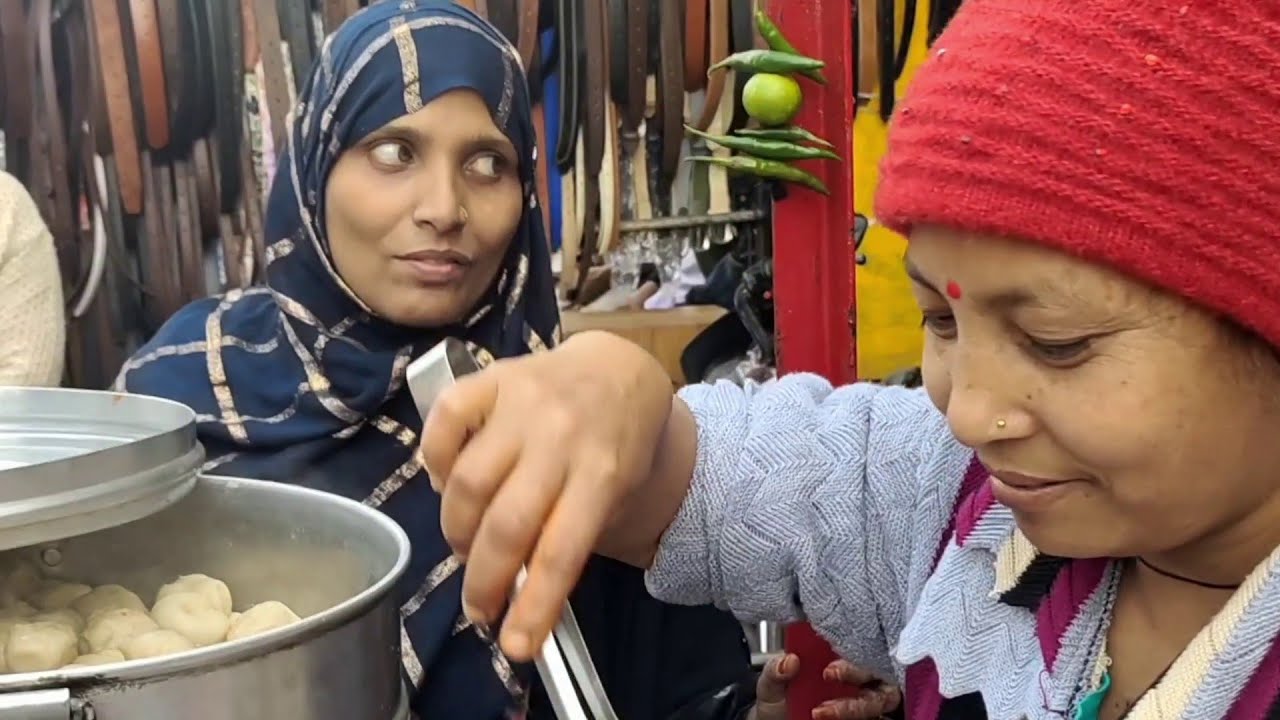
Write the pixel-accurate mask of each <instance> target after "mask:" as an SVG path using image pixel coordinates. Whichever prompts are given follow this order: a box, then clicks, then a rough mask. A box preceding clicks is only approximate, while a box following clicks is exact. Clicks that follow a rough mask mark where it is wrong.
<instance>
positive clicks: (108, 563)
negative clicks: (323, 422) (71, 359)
mask: <svg viewBox="0 0 1280 720" xmlns="http://www.w3.org/2000/svg"><path fill="white" fill-rule="evenodd" d="M12 552H17V553H24V554H25V555H26V556H27V557H29V558H30V559H32V560H33V561H35V562H37V563H38V564H40V566H41V567H43V568H44V569H45V571H46V572H47V573H48V574H50V575H52V576H55V577H60V578H65V579H67V580H76V581H80V582H85V583H90V584H95V583H98V584H100V583H119V584H121V585H124V586H125V587H128V588H130V589H132V590H134V591H135V592H137V593H138V594H139V595H141V596H142V597H143V598H144V599H149V598H150V597H152V596H153V595H154V593H155V591H156V590H157V589H158V588H159V586H160V585H161V584H163V583H165V582H168V581H169V580H171V579H173V578H174V577H175V576H177V575H179V574H185V573H193V572H201V573H206V574H208V575H212V576H214V577H217V578H221V579H222V580H224V581H226V583H227V584H228V586H230V588H231V591H232V595H233V596H234V598H235V602H236V607H237V609H243V608H244V607H245V606H247V605H250V604H253V603H256V602H261V601H264V600H280V601H282V602H284V603H285V604H287V605H289V606H290V607H292V608H293V609H294V610H295V611H296V612H297V613H298V614H299V615H301V616H302V617H303V620H302V622H300V623H297V624H294V625H292V626H290V627H288V628H283V629H281V630H278V631H275V632H272V633H269V634H266V635H261V636H258V637H252V638H246V639H244V640H239V641H236V642H232V643H225V644H221V645H214V646H210V647H206V648H201V649H199V650H194V651H191V652H188V653H183V654H181V655H175V656H171V657H166V658H155V659H149V660H140V661H134V662H125V663H119V664H113V665H103V666H97V667H92V668H82V669H75V670H71V671H65V672H64V671H55V672H48V673H26V674H12V675H0V720H318V719H321V718H323V719H328V718H333V719H334V720H403V719H404V718H408V716H409V711H408V705H407V696H406V695H405V693H404V689H403V685H402V681H401V673H400V616H399V611H398V607H397V604H396V602H395V599H394V598H393V597H392V596H391V590H392V588H393V586H394V584H395V582H396V580H398V579H399V578H400V576H401V575H402V574H403V573H404V571H405V568H406V566H407V564H408V561H409V541H408V538H407V537H406V536H405V534H404V532H403V531H402V530H401V529H400V528H399V527H398V526H397V525H396V524H395V523H394V522H392V521H391V520H390V519H389V518H387V517H386V516H385V515H383V514H381V513H379V512H377V511H376V510H373V509H370V508H367V507H365V506H363V505H361V504H359V503H356V502H352V501H349V500H346V499H344V498H340V497H336V496H333V495H329V494H326V493H322V492H317V491H313V490H307V489H304V488H298V487H294V486H289V485H281V484H277V483H268V482H260V481H253V480H242V479H236V478H227V477H202V478H201V479H200V480H199V482H197V483H196V486H195V488H194V489H193V490H192V491H191V492H190V494H188V495H187V496H186V497H184V498H183V499H182V500H180V501H178V502H177V503H176V504H174V505H172V506H170V507H168V508H166V509H165V510H162V511H161V512H159V513H157V514H154V515H151V516H149V517H146V518H143V519H141V520H137V521H134V522H131V523H128V524H125V525H121V526H118V527H114V528H110V529H107V530H101V531H98V532H94V533H91V534H88V535H83V536H79V537H74V538H68V539H65V540H60V541H57V542H52V543H46V544H43V545H39V546H35V547H31V548H24V549H22V550H17V551H12ZM6 555H8V553H6Z"/></svg>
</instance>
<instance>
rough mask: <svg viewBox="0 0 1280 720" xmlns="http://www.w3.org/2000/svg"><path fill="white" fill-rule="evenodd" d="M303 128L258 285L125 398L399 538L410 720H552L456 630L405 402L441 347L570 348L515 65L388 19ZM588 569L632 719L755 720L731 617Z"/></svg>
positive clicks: (479, 28)
mask: <svg viewBox="0 0 1280 720" xmlns="http://www.w3.org/2000/svg"><path fill="white" fill-rule="evenodd" d="M290 126H291V132H290V134H289V137H288V138H287V143H286V148H285V152H284V153H283V155H282V157H281V160H280V164H279V167H278V169H277V172H276V176H275V181H274V183H273V185H272V188H271V194H270V198H269V200H268V204H267V213H266V214H267V218H266V223H265V234H266V237H265V241H266V250H267V252H266V255H267V262H268V266H267V270H266V278H267V282H266V286H265V287H255V288H251V289H248V290H244V291H231V292H229V293H227V294H226V295H224V296H222V297H216V298H209V299H205V300H200V301H197V302H194V303H192V304H190V305H188V306H187V307H185V308H183V309H182V310H181V311H179V312H178V313H177V314H176V315H175V316H174V317H173V318H171V319H170V320H169V322H168V323H166V324H165V326H164V327H163V328H162V329H161V330H160V332H159V333H158V334H157V336H156V337H155V338H154V339H153V340H152V341H151V342H150V343H149V344H148V345H147V346H146V347H144V348H142V349H141V350H140V351H139V353H138V354H137V355H136V356H135V357H134V358H133V359H132V360H130V361H129V362H128V363H127V364H126V365H125V367H124V369H123V370H122V372H121V375H120V378H119V380H118V381H117V385H118V386H119V387H120V388H122V389H124V390H127V391H129V392H134V393H143V394H148V395H159V396H163V397H167V398H171V399H174V400H178V401H180V402H183V403H185V404H187V405H189V406H191V407H192V408H194V409H195V410H196V412H197V413H198V417H199V434H200V439H201V441H202V442H203V443H204V445H205V447H206V449H207V451H208V453H209V457H210V462H209V465H208V467H207V470H209V471H216V472H217V473H219V474H228V475H238V476H244V477H253V478H262V479H268V480H274V481H279V482H288V483H297V484H302V485H307V486H310V487H314V488H319V489H323V490H326V491H329V492H333V493H337V494H339V495H344V496H346V497H349V498H354V499H356V500H359V501H362V502H364V503H366V504H368V505H372V506H375V507H379V508H381V509H382V511H383V512H385V513H386V514H387V515H389V516H391V517H392V518H394V519H395V520H396V521H397V522H398V523H399V524H400V525H401V526H402V527H403V528H404V529H405V531H406V532H407V533H408V534H409V537H410V539H411V542H412V545H413V558H412V562H411V565H410V568H409V571H408V573H407V575H406V577H405V578H404V580H403V581H402V582H401V583H400V585H399V587H398V588H397V592H398V593H399V597H398V600H399V603H400V606H401V616H402V618H403V622H404V628H405V632H404V633H402V638H403V642H402V645H403V652H402V655H403V660H404V669H405V675H406V681H407V682H408V683H409V686H410V688H411V690H410V692H411V695H412V707H413V709H414V711H415V713H416V714H417V715H418V717H420V718H432V719H445V718H448V719H455V720H456V719H461V720H465V719H468V718H475V719H476V720H495V719H497V718H503V717H507V716H509V715H510V714H512V713H513V712H514V713H515V714H520V713H521V712H523V711H524V709H525V708H528V712H529V716H530V717H534V718H539V717H543V718H550V717H553V715H552V714H551V713H550V711H549V709H547V708H545V706H544V705H543V703H544V702H545V697H544V696H543V693H542V692H541V690H540V688H538V686H537V681H536V677H535V674H534V673H532V672H531V671H530V669H529V668H526V667H520V666H514V667H513V666H512V665H511V664H510V663H508V662H507V661H506V659H505V658H504V657H502V655H501V654H500V653H499V652H498V651H497V650H496V649H495V648H494V647H493V646H492V645H491V644H490V643H489V642H487V641H485V640H484V639H482V637H481V636H480V635H479V634H477V633H476V632H475V631H474V629H473V628H470V627H469V626H468V624H467V621H466V618H465V617H464V616H463V613H462V608H461V606H460V602H461V601H460V586H461V582H462V574H461V573H460V572H458V561H457V559H456V558H454V557H453V556H452V555H451V554H450V550H449V547H448V545H447V544H446V543H445V541H444V539H443V537H442V536H441V532H440V523H439V498H438V497H437V496H436V494H435V493H434V492H433V491H432V489H431V486H430V484H429V483H428V482H427V478H426V476H425V474H424V472H423V469H422V467H421V465H420V463H419V461H418V460H417V458H416V457H415V452H414V451H415V449H416V448H417V445H418V438H417V433H418V431H419V429H420V425H421V421H420V419H419V418H418V416H417V413H416V411H415V408H414V404H413V402H412V400H411V398H410V397H409V394H408V392H407V391H406V390H405V387H404V371H405V366H406V365H407V364H408V362H409V360H410V359H411V358H413V357H416V356H417V355H418V354H420V353H422V352H424V351H425V350H427V349H428V348H430V347H431V346H433V345H434V344H435V343H437V342H439V341H440V340H441V339H443V338H445V337H448V336H453V337H458V338H462V339H464V340H466V341H467V342H468V344H469V345H470V346H471V347H472V348H473V350H475V351H476V352H477V354H479V355H480V356H481V357H482V358H485V359H492V358H501V357H509V356H513V355H519V354H522V353H528V352H536V351H539V350H541V349H543V348H545V347H547V346H549V345H552V344H553V343H555V341H556V340H557V338H558V336H559V334H560V332H559V314H558V311H557V306H556V299H555V295H554V283H553V279H552V276H551V268H550V260H549V257H548V248H547V242H546V238H545V236H544V229H543V226H542V216H541V212H540V210H539V209H538V207H537V200H536V193H535V188H534V167H535V159H536V153H537V148H536V147H535V142H534V137H535V136H534V130H533V126H532V122H531V119H530V109H529V100H528V95H527V91H526V85H525V80H524V77H523V73H522V70H521V67H520V61H519V58H518V56H517V55H516V53H515V51H514V50H513V48H512V47H511V45H510V44H509V43H508V42H507V41H506V40H505V39H504V38H503V37H502V36H501V35H500V34H499V33H498V32H497V31H495V30H494V29H493V28H492V27H490V26H489V25H488V24H487V23H485V22H484V21H482V20H480V19H479V18H478V17H476V16H475V15H473V14H472V13H471V12H469V11H467V10H465V9H463V8H461V7H459V6H456V5H453V4H451V3H449V2H443V1H440V0H418V1H417V2H413V1H412V0H406V1H404V2H400V1H399V0H385V1H384V2H381V3H377V4H374V5H372V6H371V7H369V8H366V9H365V10H363V11H361V12H360V13H358V14H357V15H355V16H353V17H352V18H351V19H350V20H348V21H347V22H346V23H345V24H344V25H343V26H342V27H340V28H339V29H338V30H337V32H336V33H334V35H333V36H331V37H330V38H329V39H328V40H327V41H326V42H325V44H324V47H323V49H322V51H321V53H320V54H319V57H318V59H317V61H316V66H315V67H314V68H313V69H312V73H311V76H310V79H309V80H308V82H307V83H306V85H305V86H304V87H303V88H302V89H301V92H300V95H299V98H298V103H297V106H296V108H295V109H294V113H293V116H292V118H291V122H290ZM535 421H536V420H535ZM571 441H572V440H571V439H566V442H571ZM592 568H593V569H592V571H591V572H590V573H588V575H587V576H586V578H584V581H583V583H582V585H581V586H580V587H579V589H578V592H577V593H576V594H575V596H574V599H573V604H574V607H575V610H576V611H577V613H578V616H579V621H580V624H581V625H582V626H583V632H584V634H585V635H586V637H587V641H588V644H589V645H591V646H592V648H591V649H592V653H593V656H594V658H595V661H596V664H597V666H598V668H599V670H600V672H601V675H602V678H603V680H604V682H605V685H606V686H607V687H608V689H609V693H610V696H611V698H612V700H613V703H614V705H615V706H616V707H617V709H618V711H619V714H620V715H621V716H622V717H623V718H624V719H635V720H648V719H651V718H652V719H658V718H690V719H691V718H725V719H728V718H736V717H740V716H742V715H744V714H745V713H746V712H747V711H748V710H749V709H750V706H751V705H752V703H753V702H754V684H755V679H754V676H753V675H752V674H751V673H750V667H749V659H748V655H747V651H746V646H745V643H744V640H743V637H742V631H741V627H740V626H739V625H738V624H737V622H736V621H735V620H734V619H733V618H732V617H730V616H729V615H727V614H724V613H721V612H719V611H716V610H714V609H712V608H677V607H671V606H665V605H661V604H659V603H658V602H656V601H655V600H653V599H651V598H650V597H649V596H648V595H647V593H646V592H645V590H644V586H643V580H642V577H641V575H640V573H639V571H636V570H633V569H631V568H625V567H623V566H621V565H616V564H613V563H611V562H608V561H605V560H603V559H598V560H596V561H595V562H594V563H593V566H592ZM531 689H532V691H530V690H531ZM762 709H763V705H762Z"/></svg>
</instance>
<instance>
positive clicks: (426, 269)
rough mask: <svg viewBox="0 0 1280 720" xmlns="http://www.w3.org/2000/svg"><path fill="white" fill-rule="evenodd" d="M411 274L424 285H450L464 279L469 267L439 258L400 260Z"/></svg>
mask: <svg viewBox="0 0 1280 720" xmlns="http://www.w3.org/2000/svg"><path fill="white" fill-rule="evenodd" d="M400 260H401V261H402V262H403V263H404V264H405V265H406V266H407V267H408V268H409V272H410V273H412V274H413V276H414V278H415V279H416V280H417V281H418V282H419V283H421V284H423V285H450V284H453V283H456V282H457V281H459V280H461V279H462V276H463V275H464V274H466V272H467V267H466V265H463V264H462V263H459V262H455V261H453V260H444V259H439V258H400Z"/></svg>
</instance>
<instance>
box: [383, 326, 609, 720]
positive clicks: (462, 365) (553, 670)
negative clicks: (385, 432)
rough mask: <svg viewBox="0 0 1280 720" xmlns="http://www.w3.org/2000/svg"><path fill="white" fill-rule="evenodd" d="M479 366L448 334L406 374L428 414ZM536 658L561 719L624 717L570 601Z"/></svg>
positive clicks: (522, 571)
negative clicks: (611, 698) (603, 679)
mask: <svg viewBox="0 0 1280 720" xmlns="http://www.w3.org/2000/svg"><path fill="white" fill-rule="evenodd" d="M479 369H480V363H479V361H478V360H477V359H476V356H475V355H474V354H473V353H472V352H471V350H470V349H468V348H467V345H466V343H464V342H462V341H461V340H458V339H456V338H447V339H446V340H444V341H443V342H441V343H440V344H438V345H436V346H435V347H433V348H431V349H430V350H428V351H427V353H426V354H425V355H423V356H422V357H420V358H418V359H417V360H414V361H413V362H411V363H409V368H408V370H407V372H406V377H405V380H406V382H407V383H408V385H409V393H410V394H411V395H412V396H413V401H414V404H416V405H417V407H418V414H420V415H421V416H422V417H423V419H426V417H427V414H428V412H430V410H431V406H432V404H434V403H435V400H436V398H437V397H438V396H439V395H440V393H441V392H442V391H443V390H444V389H445V388H446V387H448V386H449V385H452V384H453V382H454V381H455V380H456V379H458V378H460V377H462V376H463V375H468V374H470V373H473V372H476V371H477V370H479ZM525 577H526V568H524V567H523V566H522V567H521V568H520V574H519V575H518V576H517V578H516V585H515V588H514V589H513V591H512V594H514V593H515V591H517V590H519V589H520V587H521V586H522V585H523V584H524V581H525ZM535 664H536V666H537V668H538V674H539V675H540V676H542V682H543V685H544V686H545V687H546V689H547V695H548V697H550V698H551V704H552V706H553V707H554V708H555V712H556V717H557V718H559V720H618V716H617V714H615V713H614V711H613V706H612V705H611V704H610V703H609V697H608V695H606V694H605V691H604V685H603V684H602V683H601V682H600V675H599V674H598V673H597V672H596V666H595V664H594V663H592V662H591V652H590V651H589V650H588V649H587V644H586V642H585V641H584V640H583V639H582V630H581V629H579V627H578V620H577V618H576V617H575V616H574V614H573V608H572V607H570V606H569V604H568V603H565V606H564V609H563V610H561V612H560V622H558V623H556V627H555V630H554V631H552V633H551V635H550V636H549V637H548V638H547V639H546V641H545V642H543V644H542V652H541V653H539V654H538V657H537V659H536V660H535ZM584 701H585V703H586V706H585V707H584V706H583V703H584Z"/></svg>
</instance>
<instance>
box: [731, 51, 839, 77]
mask: <svg viewBox="0 0 1280 720" xmlns="http://www.w3.org/2000/svg"><path fill="white" fill-rule="evenodd" d="M826 66H827V64H826V63H824V62H822V61H821V60H815V59H814V58H811V57H805V56H803V55H792V54H791V53H784V52H778V51H777V50H743V51H742V52H738V53H734V54H732V55H730V56H729V57H727V58H725V59H723V60H721V61H720V62H718V63H716V64H715V65H712V66H711V67H709V68H707V72H708V73H710V72H711V71H712V70H718V69H720V68H726V67H727V68H732V69H734V70H739V71H742V72H751V73H777V74H786V73H798V72H804V71H806V70H819V69H821V68H824V67H826Z"/></svg>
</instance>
